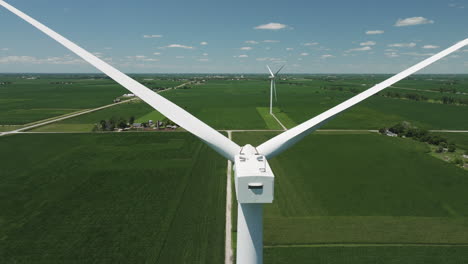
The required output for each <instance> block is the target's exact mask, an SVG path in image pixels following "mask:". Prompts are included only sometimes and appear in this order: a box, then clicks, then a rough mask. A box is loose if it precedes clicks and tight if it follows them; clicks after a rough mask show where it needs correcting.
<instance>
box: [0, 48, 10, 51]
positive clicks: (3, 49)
mask: <svg viewBox="0 0 468 264" xmlns="http://www.w3.org/2000/svg"><path fill="white" fill-rule="evenodd" d="M0 50H1V51H8V50H10V49H9V48H1V49H0Z"/></svg>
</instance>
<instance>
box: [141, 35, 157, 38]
mask: <svg viewBox="0 0 468 264" xmlns="http://www.w3.org/2000/svg"><path fill="white" fill-rule="evenodd" d="M143 38H162V35H143Z"/></svg>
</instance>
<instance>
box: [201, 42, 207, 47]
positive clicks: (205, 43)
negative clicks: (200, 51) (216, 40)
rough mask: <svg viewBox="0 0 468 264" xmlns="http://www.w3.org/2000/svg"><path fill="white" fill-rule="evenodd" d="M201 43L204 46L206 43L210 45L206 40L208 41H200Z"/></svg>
mask: <svg viewBox="0 0 468 264" xmlns="http://www.w3.org/2000/svg"><path fill="white" fill-rule="evenodd" d="M200 45H202V46H206V45H208V42H206V41H202V42H200Z"/></svg>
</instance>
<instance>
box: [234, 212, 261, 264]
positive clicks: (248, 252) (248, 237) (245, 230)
mask: <svg viewBox="0 0 468 264" xmlns="http://www.w3.org/2000/svg"><path fill="white" fill-rule="evenodd" d="M236 262H237V264H262V263H263V204H261V203H238V209H237V261H236Z"/></svg>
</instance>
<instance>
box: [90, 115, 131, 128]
mask: <svg viewBox="0 0 468 264" xmlns="http://www.w3.org/2000/svg"><path fill="white" fill-rule="evenodd" d="M134 122H135V117H133V116H131V117H130V118H129V119H128V121H127V119H125V118H122V117H119V118H115V117H111V118H109V119H108V120H101V121H99V123H98V124H97V125H96V126H95V130H99V131H114V130H115V129H116V128H120V129H125V128H127V127H130V126H131V125H132V124H133V123H134Z"/></svg>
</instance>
